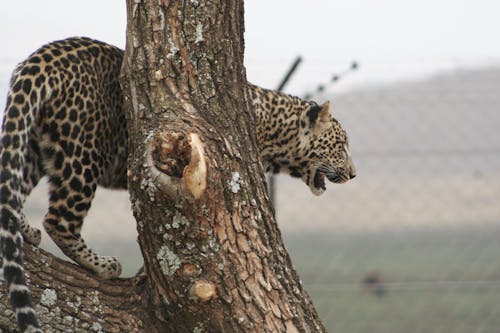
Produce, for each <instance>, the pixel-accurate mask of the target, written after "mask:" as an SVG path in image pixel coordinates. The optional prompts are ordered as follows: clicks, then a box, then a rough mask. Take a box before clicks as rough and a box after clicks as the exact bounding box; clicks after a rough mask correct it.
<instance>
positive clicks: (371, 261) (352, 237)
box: [284, 227, 500, 333]
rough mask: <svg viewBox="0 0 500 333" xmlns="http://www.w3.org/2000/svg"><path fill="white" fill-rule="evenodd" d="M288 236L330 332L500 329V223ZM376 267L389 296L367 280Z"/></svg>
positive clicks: (469, 332)
mask: <svg viewBox="0 0 500 333" xmlns="http://www.w3.org/2000/svg"><path fill="white" fill-rule="evenodd" d="M284 237H285V242H286V244H287V247H288V250H289V252H290V255H291V257H292V261H293V262H294V264H295V267H296V268H297V270H298V271H299V274H300V276H301V277H302V281H303V283H304V285H305V287H306V289H307V290H308V291H309V293H310V295H311V297H312V299H313V301H314V304H315V305H316V308H317V310H318V312H319V313H320V316H321V318H322V320H323V322H324V324H325V325H326V327H327V328H328V329H329V332H330V333H332V332H336V333H392V332H394V333H420V332H421V333H429V332H443V333H445V332H446V333H448V332H452V333H473V332H477V333H479V332H481V333H486V332H488V333H499V332H500V258H499V254H500V228H498V227H488V228H485V227H479V228H465V227H462V228H452V229H450V228H447V229H444V228H443V229H432V230H430V229H427V230H400V231H392V232H387V231H385V232H371V233H359V232H357V233H348V232H330V233H327V232H326V233H325V232H322V233H314V232H310V233H307V234H304V233H301V234H293V233H289V234H287V233H285V235H284ZM371 272H378V273H379V274H380V275H381V276H383V278H384V282H385V283H384V285H385V287H386V288H387V293H386V294H385V295H384V296H383V297H377V296H375V295H374V294H372V293H368V292H366V290H364V289H363V287H362V284H361V281H362V279H363V277H364V276H365V275H366V274H368V273H371Z"/></svg>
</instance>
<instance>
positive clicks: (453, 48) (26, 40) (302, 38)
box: [0, 0, 500, 104]
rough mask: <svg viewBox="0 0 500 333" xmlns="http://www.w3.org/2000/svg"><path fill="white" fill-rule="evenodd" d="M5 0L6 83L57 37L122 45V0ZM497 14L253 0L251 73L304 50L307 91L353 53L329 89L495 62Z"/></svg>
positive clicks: (0, 54) (494, 8) (0, 73)
mask: <svg viewBox="0 0 500 333" xmlns="http://www.w3.org/2000/svg"><path fill="white" fill-rule="evenodd" d="M2 2H3V3H2V6H1V11H0V43H1V45H2V47H1V48H0V82H5V81H6V80H7V77H8V76H9V75H10V71H11V70H12V68H13V66H14V64H15V63H17V62H18V61H20V60H22V59H23V58H24V57H26V56H27V55H28V54H29V53H31V52H32V51H33V50H35V49H36V48H37V47H39V46H40V45H42V44H44V43H46V42H48V41H51V40H56V39H61V38H65V37H69V36H75V35H84V36H89V37H93V38H97V39H100V40H103V41H106V42H108V43H112V44H115V45H117V46H121V47H124V44H125V42H124V41H125V24H126V17H125V1H124V0H85V1H73V0H43V1H40V0H23V1H4V0H2ZM499 15H500V1H498V0H419V1H414V0H378V1H369V0H364V1H363V0H343V1H336V0H308V1H299V0H286V1H285V0H279V1H276V0H275V1H273V0H247V1H246V2H245V21H246V34H245V38H246V56H245V62H246V66H247V75H248V79H249V80H250V81H252V82H254V83H256V84H260V85H262V86H265V87H274V86H276V84H277V83H278V81H279V80H280V78H281V76H282V75H283V73H284V72H285V71H286V69H287V67H288V66H289V64H290V63H291V62H292V60H293V59H294V57H295V56H296V55H298V54H300V55H302V56H303V58H304V62H303V64H302V66H301V67H300V68H299V70H298V71H297V73H296V76H295V77H294V78H293V80H292V82H291V83H290V85H289V87H288V91H290V92H293V93H295V94H301V93H304V92H306V91H307V90H310V89H312V88H313V87H315V86H316V84H317V83H319V82H324V81H327V80H329V78H330V77H331V76H332V74H333V73H335V72H340V71H342V70H344V69H345V68H347V67H348V66H349V63H350V62H351V61H352V60H358V61H359V62H360V64H361V67H360V70H359V71H358V72H357V73H355V74H353V75H350V76H348V77H346V79H345V80H343V81H342V82H341V83H340V84H339V85H338V86H336V87H331V88H330V89H331V90H332V91H335V89H338V90H342V89H346V87H347V88H349V87H352V86H353V85H359V84H366V83H373V82H378V81H380V80H395V79H407V78H414V77H418V76H424V75H428V74H429V73H432V72H434V71H436V70H438V71H439V70H450V69H455V68H461V67H464V66H466V67H470V66H484V65H491V64H497V65H498V64H500V43H499V40H500V16H499ZM2 93H3V92H2ZM3 102H4V101H2V102H1V103H2V104H3Z"/></svg>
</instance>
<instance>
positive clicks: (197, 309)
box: [0, 0, 325, 333]
mask: <svg viewBox="0 0 500 333" xmlns="http://www.w3.org/2000/svg"><path fill="white" fill-rule="evenodd" d="M127 12H128V25H127V47H126V52H125V53H126V54H125V59H124V64H123V68H122V78H121V79H122V80H121V81H122V85H123V90H124V95H125V101H126V103H125V104H126V107H125V109H126V114H127V121H128V132H129V137H130V142H129V146H130V154H129V156H130V158H129V173H128V177H129V178H128V179H129V191H130V195H131V202H132V207H133V211H134V215H135V217H136V220H137V223H138V227H137V228H138V232H139V243H140V246H141V250H142V254H143V257H144V274H143V275H139V276H138V277H136V278H134V279H121V280H115V281H102V280H99V279H98V278H96V277H94V276H92V275H91V274H90V273H87V272H86V271H84V270H82V269H80V268H75V267H74V265H72V264H69V263H64V262H62V261H61V260H58V259H55V258H54V257H53V256H51V255H49V254H47V253H45V252H44V251H42V250H38V249H36V250H33V249H32V247H31V246H29V245H26V246H25V249H26V254H25V258H26V262H27V270H28V272H29V277H30V281H31V283H30V285H31V286H34V287H33V289H34V292H33V295H34V300H35V302H40V305H39V306H38V307H37V309H38V313H39V317H40V320H41V322H42V324H43V325H44V327H45V328H47V325H50V327H52V331H55V332H67V331H71V332H80V331H81V332H89V331H90V332H92V331H95V332H148V333H156V332H180V333H182V332H324V331H325V329H324V328H323V326H322V324H321V321H320V320H319V318H318V315H317V313H316V311H315V309H314V307H313V305H312V303H311V301H310V299H309V296H308V295H307V293H306V292H305V291H304V290H303V288H302V286H301V284H300V281H299V277H298V275H297V274H296V272H295V270H294V268H293V267H292V265H291V262H290V259H289V256H288V254H287V252H286V250H285V248H284V246H283V242H282V240H281V235H280V232H279V230H278V228H277V225H276V221H275V219H274V214H273V211H272V208H271V205H270V202H269V198H268V195H267V190H266V186H265V178H264V175H263V170H262V165H261V163H260V161H259V158H258V150H257V148H256V144H255V137H254V128H253V126H254V124H255V119H254V116H253V115H252V113H251V112H249V105H248V104H247V102H246V101H245V100H246V99H245V91H246V85H247V83H246V75H245V68H244V66H243V47H244V41H243V30H244V25H243V22H244V20H243V2H242V1H230V0H221V1H216V2H205V1H169V0H163V1H145V2H141V1H137V0H127ZM40 257H41V258H42V259H39V258H40ZM46 263H48V265H47V264H46ZM54 294H55V295H57V299H55V298H54V297H53V296H54ZM5 306H6V297H2V303H1V305H0V307H5ZM56 309H57V311H56ZM1 310H2V309H1V308H0V329H3V330H4V331H5V332H10V331H13V330H12V327H13V326H12V325H11V324H10V323H7V324H4V322H5V317H8V314H5V315H2V313H1V312H3V311H1ZM11 320H12V319H11ZM89 325H90V326H89ZM93 325H94V326H93ZM47 331H48V330H47Z"/></svg>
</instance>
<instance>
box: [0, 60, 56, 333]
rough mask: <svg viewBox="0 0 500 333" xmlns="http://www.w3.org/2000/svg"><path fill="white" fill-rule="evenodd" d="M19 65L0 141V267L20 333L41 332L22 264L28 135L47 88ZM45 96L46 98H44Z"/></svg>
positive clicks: (6, 109) (7, 105)
mask: <svg viewBox="0 0 500 333" xmlns="http://www.w3.org/2000/svg"><path fill="white" fill-rule="evenodd" d="M33 68H34V67H33V66H31V67H30V66H29V64H27V63H21V64H19V65H18V66H17V67H16V69H15V70H14V74H13V75H12V79H11V82H10V88H9V93H8V97H7V103H6V107H5V112H4V115H3V125H2V134H1V141H0V249H1V250H0V266H1V267H2V270H3V278H4V280H5V282H6V284H7V287H8V290H9V298H10V303H11V305H12V308H13V310H14V312H15V314H16V318H17V323H18V326H19V329H20V332H23V333H26V332H30V333H32V332H37V333H38V332H42V330H41V329H40V328H39V327H40V326H39V324H38V321H37V318H36V315H35V310H34V308H33V302H32V300H31V296H30V292H29V289H28V286H27V284H26V277H25V273H24V268H23V260H22V244H23V237H22V235H21V230H20V227H21V218H22V205H23V202H24V196H25V194H24V193H23V188H22V186H23V179H24V178H23V177H24V175H23V173H24V172H26V170H27V168H26V158H27V154H28V149H29V148H28V140H29V132H30V129H31V128H32V124H34V122H35V118H36V117H35V114H36V113H37V110H38V109H40V105H41V101H42V100H43V98H44V97H45V96H46V95H47V94H49V92H48V91H47V88H43V89H38V90H37V89H35V82H34V80H33V79H31V78H30V77H31V75H30V74H31V73H30V72H29V71H30V70H34V69H33ZM42 95H45V96H42Z"/></svg>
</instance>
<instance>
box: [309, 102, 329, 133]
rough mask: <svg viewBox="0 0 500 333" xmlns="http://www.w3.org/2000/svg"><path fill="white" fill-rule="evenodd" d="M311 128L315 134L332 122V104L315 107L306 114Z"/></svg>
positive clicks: (327, 103)
mask: <svg viewBox="0 0 500 333" xmlns="http://www.w3.org/2000/svg"><path fill="white" fill-rule="evenodd" d="M306 116H307V120H308V123H309V128H310V129H312V130H313V132H320V131H321V130H322V129H323V128H325V127H326V126H327V124H328V122H329V121H330V102H329V101H326V102H325V103H324V104H323V105H321V106H319V105H315V106H313V107H311V108H310V109H309V110H307V112H306Z"/></svg>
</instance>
